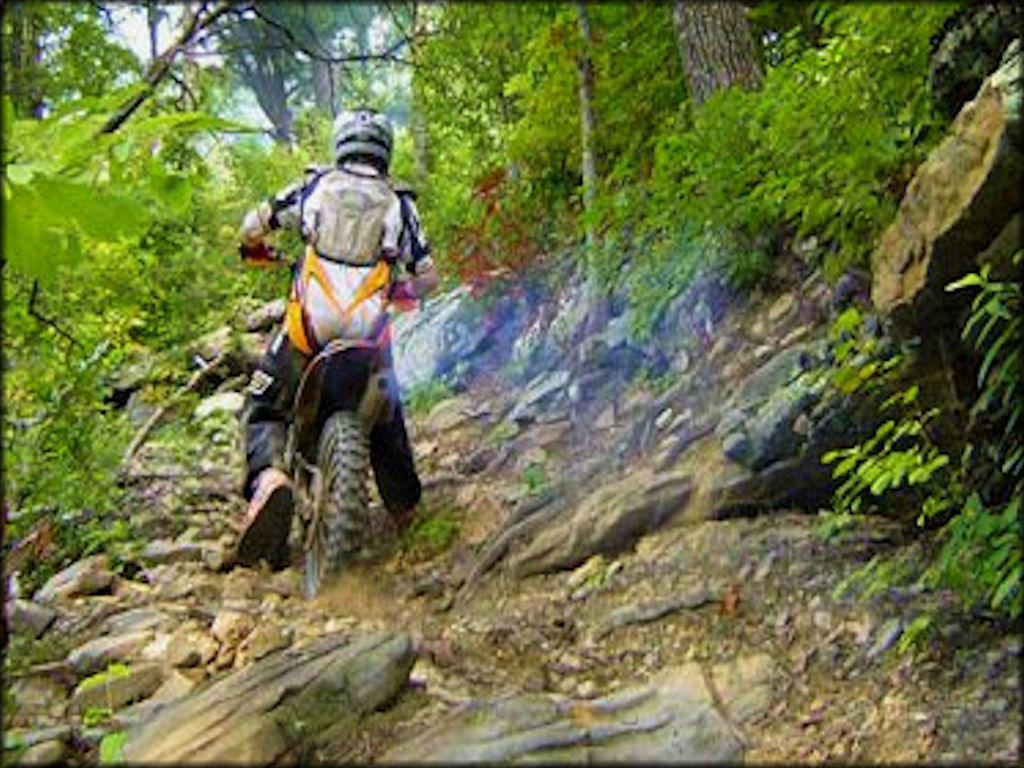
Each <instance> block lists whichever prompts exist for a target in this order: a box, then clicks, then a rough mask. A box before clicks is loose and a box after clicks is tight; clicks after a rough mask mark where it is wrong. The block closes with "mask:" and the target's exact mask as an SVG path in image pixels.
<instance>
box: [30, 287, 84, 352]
mask: <svg viewBox="0 0 1024 768" xmlns="http://www.w3.org/2000/svg"><path fill="white" fill-rule="evenodd" d="M38 298H39V281H38V280H33V281H32V295H31V296H29V298H28V313H29V314H30V315H32V317H34V318H35V319H36V320H38V321H39V322H40V323H42V324H43V325H46V326H49V327H50V328H52V329H53V330H54V331H56V332H57V333H58V334H59V335H60V336H63V337H64V338H65V339H67V340H68V341H70V342H71V343H72V344H73V345H74V346H76V347H78V348H81V347H82V345H81V343H80V342H79V341H78V339H76V338H75V337H74V336H72V335H71V334H70V333H68V332H67V331H65V330H64V329H63V328H61V327H60V326H59V325H57V321H56V320H53V319H51V318H49V317H47V316H46V315H44V314H43V313H42V312H40V311H39V310H38V309H36V302H37V300H38Z"/></svg>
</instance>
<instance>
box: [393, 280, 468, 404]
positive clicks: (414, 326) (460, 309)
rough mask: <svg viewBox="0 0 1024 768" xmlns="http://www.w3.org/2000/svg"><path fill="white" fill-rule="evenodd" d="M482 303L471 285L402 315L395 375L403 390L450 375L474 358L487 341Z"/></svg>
mask: <svg viewBox="0 0 1024 768" xmlns="http://www.w3.org/2000/svg"><path fill="white" fill-rule="evenodd" d="M482 311H483V310H482V307H481V306H480V303H479V302H478V301H477V300H476V299H474V298H473V296H472V293H471V289H470V287H469V286H468V285H463V286H460V287H459V288H456V289H455V290H454V291H450V292H448V293H445V294H442V295H441V296H438V297H436V298H431V299H428V300H427V301H425V302H424V303H423V307H422V309H420V311H418V312H409V313H405V314H402V315H399V316H398V317H397V318H396V319H395V323H394V331H395V334H394V339H395V341H394V347H393V350H394V365H395V374H396V376H397V378H398V380H399V381H400V382H401V383H402V386H403V387H414V386H416V385H417V384H422V383H425V382H427V381H429V380H431V379H434V378H438V377H441V376H443V375H444V374H446V373H448V372H449V371H450V370H451V369H452V368H453V367H454V366H455V364H456V363H457V362H459V361H460V360H462V359H465V358H467V357H469V356H470V355H472V354H473V353H474V352H476V351H477V349H478V348H479V347H480V346H481V345H482V344H483V342H484V340H485V339H486V338H487V328H486V326H485V325H484V324H483V323H481V322H480V318H481V315H482Z"/></svg>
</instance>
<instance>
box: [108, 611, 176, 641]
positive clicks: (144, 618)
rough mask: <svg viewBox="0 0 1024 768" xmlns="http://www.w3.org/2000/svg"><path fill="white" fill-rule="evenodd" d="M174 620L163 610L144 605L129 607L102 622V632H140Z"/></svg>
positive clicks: (111, 633)
mask: <svg viewBox="0 0 1024 768" xmlns="http://www.w3.org/2000/svg"><path fill="white" fill-rule="evenodd" d="M172 621H174V619H172V618H171V617H170V616H168V615H167V614H166V613H164V612H163V611H160V610H157V609H156V608H150V607H148V606H144V607H142V608H130V609H128V610H127V611H122V612H121V613H115V614H114V615H113V616H110V617H108V618H107V619H106V620H105V621H104V622H103V633H104V634H106V635H123V634H127V633H129V632H141V631H142V630H145V629H151V630H155V629H157V628H158V627H161V626H165V625H167V624H168V623H170V622H172Z"/></svg>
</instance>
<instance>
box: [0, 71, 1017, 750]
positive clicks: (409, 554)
mask: <svg viewBox="0 0 1024 768" xmlns="http://www.w3.org/2000/svg"><path fill="white" fill-rule="evenodd" d="M1011 71H1012V69H1008V70H1006V71H1003V72H1001V73H998V74H997V76H995V77H993V78H990V79H989V80H988V81H986V83H985V84H984V85H983V87H982V90H981V92H980V93H979V95H978V97H977V98H976V99H975V100H973V101H971V102H969V103H968V104H967V105H966V106H965V107H964V109H963V110H962V111H961V113H960V116H959V117H958V118H957V121H956V122H955V123H954V126H953V128H952V133H951V135H950V137H949V139H948V140H947V142H946V143H944V144H942V145H941V146H940V147H938V148H937V149H936V150H935V151H934V152H933V153H932V156H931V157H929V159H928V160H927V161H926V162H925V163H924V164H923V165H922V167H921V168H920V169H919V170H918V173H917V175H916V177H915V178H914V180H913V181H912V182H911V184H910V186H909V187H908V191H907V196H906V199H905V200H904V203H903V205H902V206H901V209H900V212H899V215H898V219H897V221H896V222H895V223H894V224H893V226H892V228H891V229H890V231H889V232H887V233H886V234H885V236H884V237H883V238H882V240H881V241H880V243H879V246H878V251H877V254H876V269H875V272H874V274H873V276H872V279H873V283H871V282H869V280H868V278H867V277H866V276H857V275H849V276H847V277H846V278H844V279H843V280H841V281H840V282H839V284H838V285H837V286H835V287H834V288H830V287H829V286H827V285H826V284H825V283H824V282H823V281H822V280H821V278H820V276H819V275H818V274H816V273H810V274H805V273H804V272H803V270H802V267H801V265H802V264H803V263H804V261H803V259H802V258H801V254H802V253H806V252H807V251H808V250H810V249H814V248H817V247H819V246H818V245H817V243H815V242H813V241H803V242H797V243H794V244H792V248H791V250H792V253H790V254H789V258H787V259H784V260H782V262H781V263H782V264H783V266H782V267H780V269H779V272H778V274H777V275H776V276H775V280H774V284H775V290H773V291H771V292H770V293H764V294H763V295H755V296H752V297H747V298H739V297H735V296H732V295H730V293H729V291H728V290H727V288H726V287H725V284H724V283H723V282H722V281H720V280H719V279H717V278H716V277H715V276H714V275H710V274H709V275H705V276H704V277H702V278H701V279H699V280H697V281H695V282H694V283H693V284H692V285H691V287H690V288H689V289H688V290H687V292H686V293H685V294H684V295H681V296H679V297H676V298H675V299H674V300H673V301H672V302H671V303H670V305H669V306H668V308H667V309H666V310H665V312H664V313H663V314H662V316H661V317H660V318H659V320H658V322H657V325H656V327H655V330H654V333H653V336H652V337H651V338H649V339H640V338H638V337H637V336H635V335H634V334H633V333H632V332H631V330H630V324H629V318H628V316H627V315H626V314H625V313H624V312H623V311H622V306H621V302H618V301H617V300H616V299H614V298H613V300H612V302H611V306H610V307H608V306H607V305H606V304H604V303H602V302H599V301H597V300H596V299H595V298H594V296H593V293H592V292H591V291H590V289H589V288H588V286H587V284H586V283H585V282H583V281H582V280H579V279H578V278H576V277H575V276H573V275H564V276H560V277H562V278H563V279H560V280H551V279H537V280H536V283H535V284H534V283H533V282H531V283H526V282H523V281H518V282H510V281H509V280H508V279H507V278H502V277H500V276H496V277H495V280H494V281H493V282H492V283H491V284H490V286H489V288H488V289H487V290H485V291H484V292H483V293H482V295H481V294H474V292H473V291H471V290H470V289H469V288H462V289H459V290H456V291H454V292H451V293H448V294H445V295H443V296H441V297H439V298H437V299H433V300H431V301H430V302H428V303H427V305H426V307H425V308H424V310H423V311H422V312H420V313H417V314H414V315H409V316H405V317H403V318H402V319H401V320H400V322H399V323H398V327H397V329H396V335H397V336H398V338H399V339H400V342H399V346H398V350H397V353H398V355H397V359H398V363H397V365H398V368H399V371H398V373H399V377H400V379H401V380H402V382H403V383H404V385H405V386H406V387H407V389H408V390H409V393H410V394H414V393H415V392H416V391H417V385H418V384H422V383H424V382H436V381H444V382H446V388H445V389H444V390H443V392H444V395H445V396H444V397H443V398H441V399H440V400H439V401H438V402H437V403H436V404H433V405H432V407H430V408H426V407H421V408H413V413H412V414H411V417H410V421H411V423H410V429H411V433H412V434H411V438H412V441H413V444H414V447H415V450H416V454H417V461H418V465H419V468H420V473H421V475H422V478H423V481H424V488H425V493H424V501H423V504H422V506H421V509H420V511H419V516H418V520H417V522H416V523H415V524H414V525H413V527H412V528H411V529H410V530H409V531H408V532H407V533H406V534H405V535H404V536H403V537H401V539H396V537H395V534H394V531H393V529H392V528H391V527H390V524H389V522H388V520H387V518H386V515H385V514H384V513H383V511H382V509H381V507H380V505H379V504H377V503H375V505H374V510H375V525H376V530H375V532H374V533H375V535H374V536H373V540H374V541H375V546H374V547H373V548H372V549H370V550H368V551H367V552H366V553H365V554H366V557H365V559H364V561H363V562H360V563H357V564H355V565H354V566H353V567H352V568H351V570H350V571H349V572H347V573H345V574H344V575H343V576H342V577H341V578H340V579H339V580H338V581H337V583H336V584H334V585H332V587H331V588H330V589H328V590H327V591H326V592H325V593H324V594H323V595H322V596H320V597H318V598H317V599H316V600H313V601H307V600H305V599H303V598H302V597H301V587H300V570H299V569H300V556H301V555H300V552H299V550H298V546H297V542H293V544H296V546H294V547H293V554H294V558H293V565H294V567H292V568H290V569H287V570H285V571H282V572H280V573H276V574H269V573H266V572H260V571H254V570H250V569H246V568H241V567H235V565H234V563H233V562H232V557H231V545H232V543H233V538H234V527H235V525H236V524H237V523H236V521H237V519H238V516H239V514H240V512H241V510H242V509H243V507H244V502H243V501H242V500H241V498H240V497H239V496H238V494H237V490H238V481H239V477H240V476H241V455H240V450H239V435H238V427H237V414H238V412H239V410H240V408H241V404H242V396H241V394H240V393H241V391H242V390H243V388H244V386H245V384H246V381H247V376H248V372H249V371H250V370H251V366H252V364H253V361H254V360H255V359H256V356H257V355H258V354H259V351H260V348H261V345H262V344H263V343H265V337H264V334H265V333H266V332H267V330H268V329H269V328H270V327H272V325H273V323H274V322H275V321H276V319H277V318H278V317H279V316H280V313H281V310H282V308H281V306H280V304H276V305H270V306H268V307H265V308H263V309H262V310H260V311H259V312H256V313H254V314H253V316H252V317H249V318H246V319H245V320H244V322H243V323H241V324H240V326H241V327H239V328H236V329H232V328H225V329H223V330H222V331H219V332H217V333H215V334H212V335H210V336H208V337H206V338H204V339H201V340H200V341H199V342H197V345H196V349H195V353H196V354H197V355H198V356H200V357H201V358H202V359H203V360H205V361H206V362H207V363H208V370H207V373H205V374H204V375H202V376H198V375H197V377H196V379H195V380H194V383H195V388H196V389H198V390H200V391H202V392H203V395H204V397H203V399H202V400H201V402H200V403H199V405H198V406H197V407H196V408H195V409H194V411H193V412H192V413H190V414H187V415H185V416H184V418H187V419H189V420H190V424H191V427H190V430H191V431H190V434H191V439H190V441H189V442H188V443H185V444H183V443H181V442H180V441H174V442H172V441H166V440H163V439H162V433H161V432H160V430H159V429H158V428H157V429H154V430H153V431H151V432H145V433H144V434H142V439H140V440H139V441H138V443H137V444H136V445H133V448H134V449H136V450H134V451H132V452H130V455H128V456H126V463H125V480H124V482H125V483H126V484H127V485H128V487H129V488H130V498H129V501H128V505H129V510H130V525H131V527H132V531H133V535H134V539H135V540H137V541H141V542H143V544H142V545H141V546H128V547H125V548H123V549H120V550H118V551H117V553H116V554H117V560H118V562H119V563H120V568H119V572H114V571H113V570H112V561H111V557H110V556H109V555H110V554H113V553H109V554H108V553H97V554H95V555H93V556H90V557H88V558H86V559H84V560H82V561H80V562H78V563H76V564H74V565H73V566H71V567H70V568H68V569H67V570H65V571H63V572H61V573H59V574H57V575H56V576H54V577H53V578H52V579H51V580H50V581H49V582H48V583H47V584H46V585H45V586H43V587H42V589H40V590H39V591H38V592H37V593H36V594H34V595H32V596H22V597H20V598H19V599H17V600H14V601H13V602H12V603H11V604H10V605H9V606H8V609H9V611H10V624H11V628H12V630H13V632H14V633H15V636H14V637H13V639H12V644H11V646H10V655H9V657H8V660H7V664H8V666H7V674H6V675H5V677H6V678H7V682H6V692H7V696H6V698H5V715H4V717H5V725H7V726H8V727H6V728H5V749H6V750H9V751H8V752H7V755H9V756H14V755H17V756H18V758H19V759H20V760H21V761H23V762H26V763H28V762H52V761H56V760H69V761H71V762H74V763H94V762H97V761H101V760H102V761H107V760H117V759H126V760H127V761H129V762H146V763H149V762H161V761H166V762H175V763H180V762H228V761H245V762H257V761H258V762H270V761H278V760H323V761H327V762H338V761H357V762H371V761H372V762H418V761H424V760H429V761H440V762H454V761H466V760H486V761H502V762H504V761H509V762H511V761H519V760H538V759H539V760H544V761H547V760H551V761H556V760H557V761H563V760H565V761H578V762H582V761H591V760H599V761H605V760H617V759H626V758H639V759H646V760H651V761H654V760H667V761H671V762H684V761H701V762H703V761H708V762H710V761H730V762H732V761H739V760H748V761H753V762H761V761H776V760H777V761H793V760H800V761H808V760H824V759H841V760H856V761H867V760H883V761H902V760H926V761H936V760H955V761H967V760H976V759H985V760H993V759H997V760H1006V761H1017V760H1019V757H1020V737H1019V733H1020V726H1021V717H1020V711H1021V708H1020V705H1021V698H1020V686H1019V662H1020V639H1019V637H1017V636H1014V635H1009V634H1007V628H1006V626H1005V625H1004V624H1002V623H1000V622H999V621H998V620H997V618H996V617H995V616H993V615H990V614H987V613H985V612H978V611H973V612H972V611H967V610H965V609H964V608H963V607H962V606H961V605H960V603H959V602H958V601H957V600H956V599H955V598H954V597H953V596H952V595H951V594H950V593H947V592H944V591H927V590H923V589H906V590H901V589H890V590H886V591H883V592H880V593H878V594H875V595H873V596H865V595H858V594H852V595H851V594H849V593H847V592H844V591H843V590H842V589H838V587H839V586H840V585H841V583H842V582H843V580H844V579H845V578H846V577H847V576H849V575H850V574H851V573H852V572H853V571H854V570H855V569H857V568H858V567H860V566H861V565H863V564H864V563H865V562H866V561H868V560H869V559H870V558H871V557H873V556H875V555H877V554H893V553H900V554H902V555H903V556H904V557H906V558H908V559H911V560H913V559H914V558H920V557H923V556H924V554H925V552H924V546H925V545H924V544H923V540H922V539H921V538H919V537H915V536H912V535H908V529H907V527H906V526H904V525H903V524H902V521H899V520H892V519H887V518H886V517H881V516H880V517H875V516H866V517H865V519H864V521H863V523H862V524H860V525H857V526H855V527H853V528H851V529H850V530H848V531H847V532H846V533H844V534H843V535H841V536H840V537H839V538H838V539H837V540H831V541H829V542H828V543H825V541H824V539H823V537H822V535H821V532H820V526H819V520H818V518H817V517H816V516H815V515H814V514H813V513H814V512H816V511H817V510H818V509H820V508H822V507H824V506H827V505H828V503H829V499H830V497H831V493H832V491H833V490H834V481H833V480H832V478H831V474H830V472H829V470H828V468H827V467H823V466H822V463H821V457H822V455H823V454H824V453H825V452H826V451H827V450H829V449H831V448H835V447H838V446H843V445H849V444H850V443H852V442H855V441H856V440H857V439H858V438H859V436H861V435H864V434H866V433H867V431H868V430H869V429H871V428H872V427H873V423H872V421H871V418H870V414H871V412H872V411H871V409H870V408H868V407H867V405H866V403H865V402H863V401H862V400H859V399H857V398H854V397H844V396H841V395H839V394H837V393H836V392H835V391H834V390H833V389H831V388H829V387H828V386H827V376H826V374H827V372H828V371H830V370H831V366H832V365H833V363H834V360H835V357H836V347H837V343H838V339H837V338H836V337H835V335H834V334H831V333H830V331H829V329H830V321H831V320H833V319H834V318H835V317H836V316H837V314H838V313H839V312H840V311H842V310H843V309H844V308H845V307H847V306H851V305H854V306H860V307H861V308H862V309H863V310H864V311H865V312H866V313H868V314H869V316H870V319H869V322H868V323H867V324H866V325H867V330H866V331H865V332H866V333H868V334H872V335H873V336H874V337H876V338H877V339H879V341H880V346H881V347H882V348H883V349H884V348H886V347H887V346H892V347H896V346H901V345H905V344H906V342H907V340H908V339H910V338H912V337H913V336H914V335H920V334H923V333H928V332H931V331H936V333H935V337H936V339H937V338H939V337H942V338H944V339H945V341H943V342H942V343H944V344H945V343H948V344H953V343H955V332H952V333H942V332H939V331H940V329H942V328H945V327H946V326H944V325H942V324H941V323H939V322H938V321H937V320H936V318H941V317H949V316H954V315H956V313H957V312H962V307H958V306H957V305H956V304H954V303H953V302H951V301H950V299H949V298H948V296H947V295H946V294H945V292H944V291H943V286H944V284H945V282H946V281H948V279H949V277H950V275H952V274H954V273H956V270H957V269H960V268H961V267H964V266H965V265H970V264H973V263H976V262H975V260H982V261H985V262H986V263H993V264H1000V263H1005V262H1006V257H1007V256H1008V253H1009V251H1010V249H1012V247H1014V245H1015V241H1014V240H1013V236H1012V233H1013V232H1014V231H1016V232H1017V233H1018V239H1019V227H1020V222H1019V218H1020V214H1019V208H1020V199H1019V187H1012V186H1011V185H1010V184H1009V183H1008V182H1007V179H1011V180H1012V179H1019V169H1020V151H1021V144H1020V136H1019V122H1017V119H1018V118H1019V114H1018V113H1016V112H1014V111H1012V110H1009V109H1008V108H1007V104H1008V103H1010V100H1011V98H1014V99H1019V70H1017V71H1018V74H1017V75H1016V79H1014V78H1013V77H1008V76H1007V72H1011ZM1014 89H1017V90H1014ZM1013 94H1018V95H1013ZM1016 103H1019V102H1016ZM1015 115H1016V116H1017V117H1015ZM1015 173H1016V176H1014V174H1015ZM1014 189H1016V190H1017V192H1014V191H1013V190H1014ZM950 190H955V191H956V194H951V193H950ZM1015 194H1016V195H1018V196H1017V197H1014V195H1015ZM1013 227H1016V230H1013ZM1008 233H1010V234H1008ZM952 259H959V260H960V262H959V263H957V264H951V263H950V261H951V260H952ZM545 285H556V286H557V288H556V289H550V288H545V287H544V286H545ZM948 325H949V327H950V328H953V329H955V324H952V323H950V324H948ZM935 343H936V344H937V343H939V342H938V341H935ZM928 349H929V347H928V346H927V344H926V345H925V346H924V351H922V352H919V354H918V356H917V357H916V358H915V360H916V362H915V365H916V366H917V370H919V371H921V372H923V374H927V375H926V376H925V378H926V380H928V381H936V382H939V381H948V380H951V379H952V380H954V381H956V379H957V378H958V377H960V373H959V372H958V369H957V363H955V362H954V363H949V362H948V359H949V358H948V357H947V358H943V357H940V356H938V355H931V354H929V353H928ZM953 359H954V360H955V359H956V357H955V356H953ZM147 375H148V374H147V372H146V370H145V369H144V367H143V368H140V369H137V370H133V371H126V372H125V376H124V381H123V386H122V388H121V391H120V394H119V397H120V398H121V400H122V401H123V404H124V405H125V407H128V408H136V409H137V410H138V412H137V414H136V419H137V421H138V423H139V425H140V427H141V426H142V425H144V424H146V423H148V422H150V421H151V422H152V423H153V424H155V423H156V421H155V419H154V417H153V416H154V415H153V412H152V411H147V410H146V407H145V406H143V405H141V404H140V403H138V402H137V401H136V400H133V397H134V395H133V392H134V391H135V390H136V389H137V388H138V387H139V385H140V383H141V382H142V381H144V380H145V377H146V376H147ZM928 396H930V397H934V398H936V399H941V398H943V397H945V398H947V399H949V398H952V399H956V398H957V397H962V396H964V393H963V392H961V393H960V395H958V394H957V390H956V389H955V387H954V389H953V391H952V392H950V391H949V389H948V388H946V389H943V388H941V387H939V386H936V387H935V388H934V391H932V392H930V394H929V395H928ZM435 399H436V398H435ZM179 418H182V417H179ZM808 513H811V514H808ZM926 611H928V612H932V613H934V614H936V615H938V616H940V617H941V622H940V626H939V627H938V628H937V629H938V631H937V633H935V635H934V637H933V639H932V640H931V641H930V642H929V643H928V644H926V645H925V646H924V647H922V648H919V649H918V650H917V652H916V653H903V654H900V653H896V652H895V651H896V650H897V649H898V648H899V646H901V645H902V644H903V643H904V642H906V643H908V644H909V643H910V642H911V641H912V640H913V639H914V628H915V619H916V618H917V617H919V616H921V615H923V614H924V613H925V612H926Z"/></svg>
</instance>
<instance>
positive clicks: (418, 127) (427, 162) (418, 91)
mask: <svg viewBox="0 0 1024 768" xmlns="http://www.w3.org/2000/svg"><path fill="white" fill-rule="evenodd" d="M422 23H423V14H421V13H419V8H418V6H417V4H416V3H413V6H412V39H411V40H410V41H409V55H410V57H411V58H412V62H413V67H412V69H413V78H412V104H411V107H412V109H411V110H410V112H411V114H410V121H411V123H412V142H413V153H414V157H415V161H416V169H415V173H416V186H417V187H419V188H420V189H423V188H425V187H426V185H427V182H428V180H429V178H430V171H431V168H432V158H431V155H430V133H429V132H428V130H427V121H426V117H425V115H424V109H423V92H422V88H421V87H420V86H417V84H416V83H417V81H416V74H415V73H416V65H417V63H418V61H419V58H418V56H419V47H418V46H417V44H416V40H417V39H418V38H419V33H420V31H421V30H420V28H419V27H418V26H417V24H422Z"/></svg>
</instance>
